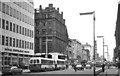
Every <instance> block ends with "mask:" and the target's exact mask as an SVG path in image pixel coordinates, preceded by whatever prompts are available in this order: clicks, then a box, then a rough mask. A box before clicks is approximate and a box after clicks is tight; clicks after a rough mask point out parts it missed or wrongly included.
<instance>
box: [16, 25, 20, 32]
mask: <svg viewBox="0 0 120 76" xmlns="http://www.w3.org/2000/svg"><path fill="white" fill-rule="evenodd" d="M18 31H19V30H18V25H16V32H17V33H18Z"/></svg>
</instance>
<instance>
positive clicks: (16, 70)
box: [2, 66, 22, 74]
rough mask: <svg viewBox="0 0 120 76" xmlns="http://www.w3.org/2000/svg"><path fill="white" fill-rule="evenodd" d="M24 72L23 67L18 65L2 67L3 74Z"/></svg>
mask: <svg viewBox="0 0 120 76" xmlns="http://www.w3.org/2000/svg"><path fill="white" fill-rule="evenodd" d="M18 73H19V74H22V69H21V68H18V67H17V66H5V67H3V69H2V74H18Z"/></svg>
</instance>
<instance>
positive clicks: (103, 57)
mask: <svg viewBox="0 0 120 76" xmlns="http://www.w3.org/2000/svg"><path fill="white" fill-rule="evenodd" d="M97 38H103V63H104V56H105V55H104V36H97Z"/></svg>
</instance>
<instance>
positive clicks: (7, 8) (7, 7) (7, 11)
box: [6, 5, 9, 15]
mask: <svg viewBox="0 0 120 76" xmlns="http://www.w3.org/2000/svg"><path fill="white" fill-rule="evenodd" d="M6 14H8V15H9V6H8V5H6Z"/></svg>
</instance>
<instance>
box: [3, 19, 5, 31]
mask: <svg viewBox="0 0 120 76" xmlns="http://www.w3.org/2000/svg"><path fill="white" fill-rule="evenodd" d="M2 28H3V29H5V20H4V19H2Z"/></svg>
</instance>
